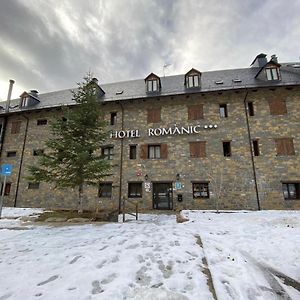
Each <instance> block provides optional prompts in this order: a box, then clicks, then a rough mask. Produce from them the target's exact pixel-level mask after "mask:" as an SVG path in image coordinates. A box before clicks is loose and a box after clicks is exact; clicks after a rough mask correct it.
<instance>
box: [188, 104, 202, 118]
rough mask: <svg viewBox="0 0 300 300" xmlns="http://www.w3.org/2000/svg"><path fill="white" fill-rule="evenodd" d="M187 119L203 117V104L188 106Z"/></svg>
mask: <svg viewBox="0 0 300 300" xmlns="http://www.w3.org/2000/svg"><path fill="white" fill-rule="evenodd" d="M188 119H189V120H199V119H203V104H198V105H190V106H188Z"/></svg>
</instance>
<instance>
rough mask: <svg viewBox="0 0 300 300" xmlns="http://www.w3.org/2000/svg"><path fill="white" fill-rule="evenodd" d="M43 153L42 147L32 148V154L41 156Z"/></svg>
mask: <svg viewBox="0 0 300 300" xmlns="http://www.w3.org/2000/svg"><path fill="white" fill-rule="evenodd" d="M43 154H44V149H34V150H33V156H41V155H43Z"/></svg>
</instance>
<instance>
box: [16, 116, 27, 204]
mask: <svg viewBox="0 0 300 300" xmlns="http://www.w3.org/2000/svg"><path fill="white" fill-rule="evenodd" d="M22 117H23V118H25V119H26V127H25V135H24V141H23V147H22V152H21V160H20V165H19V172H18V179H17V188H16V195H15V202H14V207H17V198H18V192H19V184H20V179H21V171H22V165H23V158H24V151H25V145H26V139H27V132H28V123H29V119H28V118H27V117H26V116H22Z"/></svg>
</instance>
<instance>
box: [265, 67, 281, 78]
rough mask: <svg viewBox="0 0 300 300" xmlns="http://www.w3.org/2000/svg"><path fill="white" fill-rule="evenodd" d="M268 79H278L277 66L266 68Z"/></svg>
mask: <svg viewBox="0 0 300 300" xmlns="http://www.w3.org/2000/svg"><path fill="white" fill-rule="evenodd" d="M266 73H267V79H268V80H279V69H278V68H266Z"/></svg>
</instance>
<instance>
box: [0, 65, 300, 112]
mask: <svg viewBox="0 0 300 300" xmlns="http://www.w3.org/2000/svg"><path fill="white" fill-rule="evenodd" d="M299 67H300V65H299V63H298V64H297V63H282V64H281V68H280V70H281V80H280V81H267V80H261V79H259V78H255V76H256V74H257V73H258V71H259V70H260V68H257V67H252V68H244V69H230V70H220V71H210V72H202V76H201V86H200V87H199V88H197V89H196V90H195V89H188V88H186V86H185V85H184V84H183V83H184V76H185V74H182V75H174V76H166V77H161V78H160V79H161V89H160V91H159V93H156V94H155V97H157V96H160V97H161V96H168V95H182V94H191V93H199V92H201V93H203V92H214V91H215V92H217V91H226V90H235V89H245V88H259V87H270V86H273V87H276V86H288V85H300V68H299ZM235 79H239V80H236V81H234V80H235ZM216 81H223V83H222V84H216ZM101 88H102V89H103V90H104V91H105V95H103V96H102V97H101V101H103V102H111V101H123V100H131V99H145V98H153V95H151V94H148V93H147V92H146V91H145V81H144V79H137V80H130V81H122V82H116V83H108V84H102V85H101ZM71 90H72V89H67V90H60V91H55V92H50V93H45V94H39V100H40V102H39V103H37V104H36V105H35V106H33V107H30V108H22V109H20V108H15V109H11V110H10V112H17V111H25V110H35V109H43V108H50V107H59V106H67V105H74V104H75V102H74V101H73V100H72V94H71ZM122 91H123V92H122ZM13 103H19V99H15V100H12V105H13ZM0 105H1V106H4V107H5V103H3V102H2V103H0ZM1 113H2V114H4V113H5V111H2V112H0V114H1Z"/></svg>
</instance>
